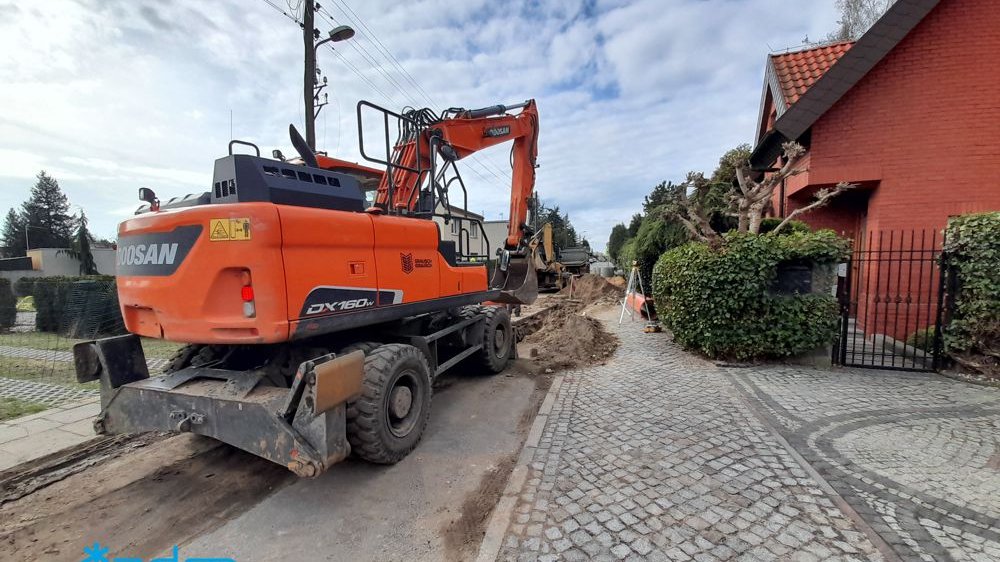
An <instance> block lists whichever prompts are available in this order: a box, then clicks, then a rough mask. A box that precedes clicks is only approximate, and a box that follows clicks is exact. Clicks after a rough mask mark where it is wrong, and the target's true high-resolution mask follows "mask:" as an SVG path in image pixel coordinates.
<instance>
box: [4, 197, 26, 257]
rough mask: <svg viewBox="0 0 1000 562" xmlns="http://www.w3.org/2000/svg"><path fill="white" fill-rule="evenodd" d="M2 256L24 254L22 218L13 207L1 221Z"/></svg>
mask: <svg viewBox="0 0 1000 562" xmlns="http://www.w3.org/2000/svg"><path fill="white" fill-rule="evenodd" d="M0 236H2V240H0V244H2V245H3V254H4V257H8V258H13V257H17V256H23V255H24V220H23V219H22V218H21V215H19V214H18V213H17V211H15V210H14V209H11V210H9V211H7V218H6V219H4V222H3V232H2V233H0Z"/></svg>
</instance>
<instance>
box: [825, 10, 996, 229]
mask: <svg viewBox="0 0 1000 562" xmlns="http://www.w3.org/2000/svg"><path fill="white" fill-rule="evenodd" d="M998 52H1000V9H998V6H997V5H996V2H995V1H993V0H943V1H942V2H941V3H940V4H939V5H938V7H937V8H935V9H934V10H933V11H932V12H931V13H930V14H928V16H927V17H926V18H924V20H923V21H922V22H921V23H920V24H919V25H918V26H917V27H916V28H915V29H914V30H913V31H911V32H910V34H909V35H908V36H907V37H906V38H904V39H903V41H902V42H900V44H899V45H897V46H896V48H895V49H893V50H892V51H891V52H890V53H889V54H888V55H887V56H886V57H885V58H884V59H883V60H882V61H881V62H880V63H879V64H878V65H877V66H876V67H875V68H874V69H872V71H871V72H870V73H869V74H868V75H867V76H865V77H864V78H863V79H862V80H861V81H860V82H859V83H858V84H857V85H856V86H855V87H854V88H852V89H851V90H850V91H849V92H848V93H847V94H845V95H844V97H843V98H842V99H841V100H840V101H839V102H838V103H837V104H835V105H834V106H833V107H832V108H831V109H830V110H829V111H828V112H827V113H826V114H825V115H823V116H822V117H821V118H820V119H819V120H818V121H817V122H816V124H815V125H814V126H813V132H812V146H811V150H810V153H811V161H810V174H809V175H810V176H811V180H810V181H811V182H813V183H815V182H817V181H824V180H828V181H837V180H836V179H834V178H837V177H838V175H843V176H848V177H846V178H844V179H848V180H850V181H871V180H878V182H879V183H878V187H877V188H876V189H874V190H873V192H872V196H871V199H870V201H869V205H868V218H867V222H868V224H867V227H868V229H869V230H890V229H911V228H937V229H941V228H944V226H945V222H946V220H947V217H948V216H950V215H958V214H964V213H969V212H977V211H986V210H995V209H1000V103H998V99H1000V98H998V96H1000V60H998V59H997V53H998ZM875 175H877V176H878V177H877V178H876V177H872V176H875Z"/></svg>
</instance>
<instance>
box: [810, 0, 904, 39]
mask: <svg viewBox="0 0 1000 562" xmlns="http://www.w3.org/2000/svg"><path fill="white" fill-rule="evenodd" d="M895 2H896V0H837V1H836V6H837V9H838V10H839V11H840V19H839V20H838V21H837V24H838V27H837V31H835V32H833V33H831V34H830V35H828V36H827V39H829V40H831V41H853V40H855V39H857V38H858V37H861V36H862V35H864V33H865V32H866V31H868V28H870V27H871V26H872V25H873V24H874V23H875V22H876V21H878V19H879V18H880V17H882V14H884V13H885V12H886V10H888V9H889V7H890V6H892V5H893V4H894V3H895Z"/></svg>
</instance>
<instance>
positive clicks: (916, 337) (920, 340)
mask: <svg viewBox="0 0 1000 562" xmlns="http://www.w3.org/2000/svg"><path fill="white" fill-rule="evenodd" d="M906 345H908V346H910V347H915V348H917V349H919V350H922V351H926V352H928V353H930V352H931V351H933V350H934V326H927V327H926V328H921V329H919V330H917V331H916V332H913V333H912V334H910V335H909V336H907V337H906Z"/></svg>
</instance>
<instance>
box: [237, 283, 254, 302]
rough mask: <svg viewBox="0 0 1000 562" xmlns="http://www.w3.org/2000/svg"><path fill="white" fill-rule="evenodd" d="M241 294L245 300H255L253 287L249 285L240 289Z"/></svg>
mask: <svg viewBox="0 0 1000 562" xmlns="http://www.w3.org/2000/svg"><path fill="white" fill-rule="evenodd" d="M240 296H241V297H243V302H250V301H252V300H253V287H251V286H250V285H247V286H245V287H243V289H241V290H240Z"/></svg>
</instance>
